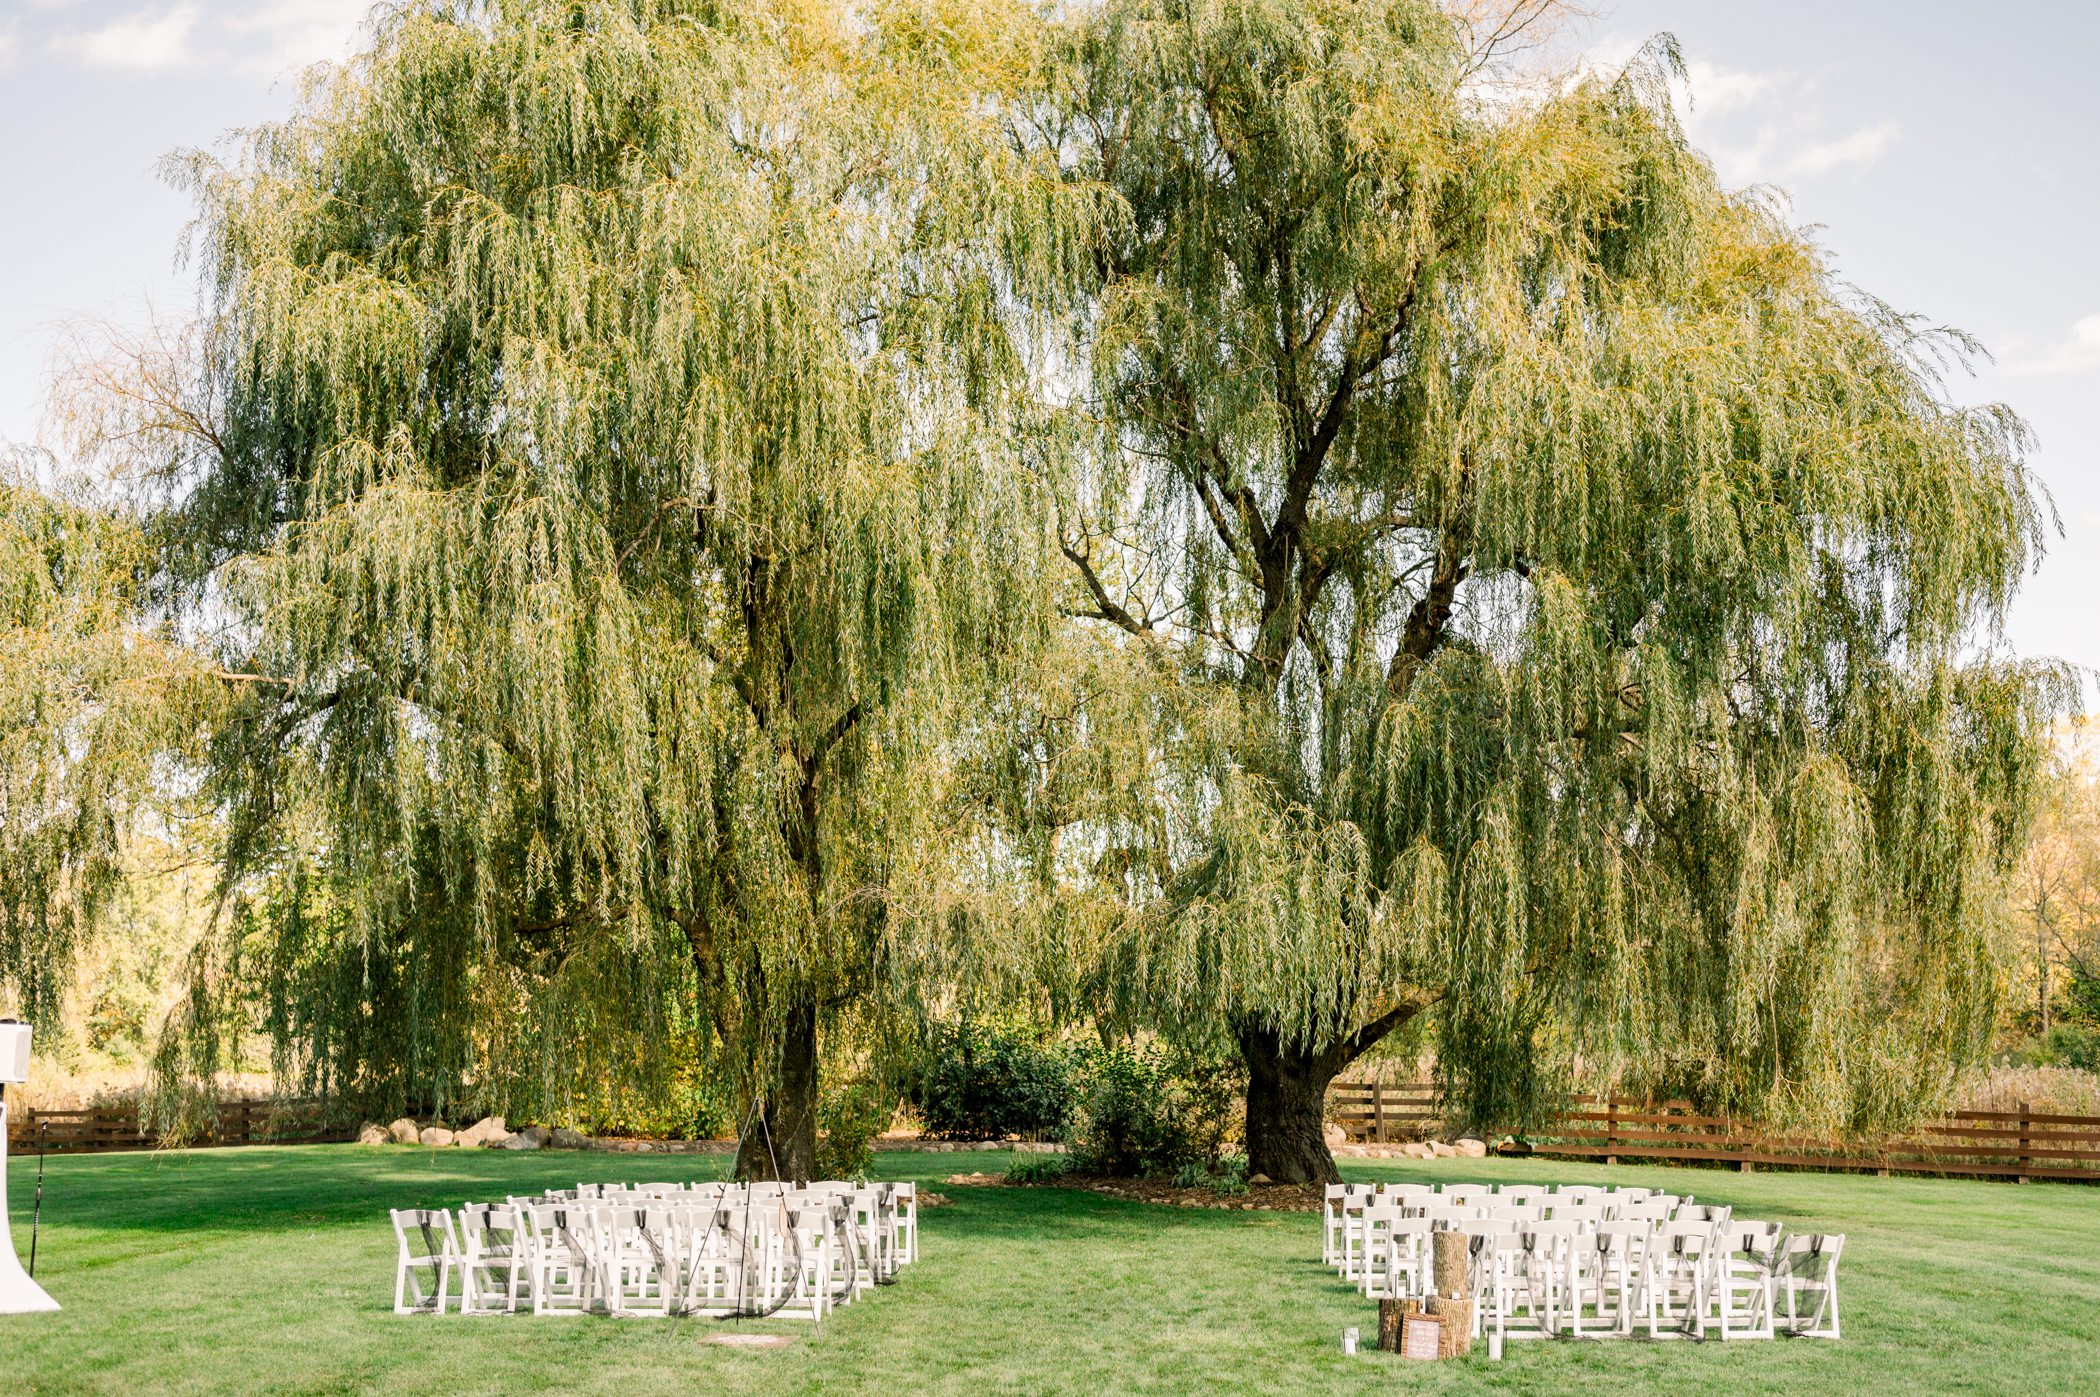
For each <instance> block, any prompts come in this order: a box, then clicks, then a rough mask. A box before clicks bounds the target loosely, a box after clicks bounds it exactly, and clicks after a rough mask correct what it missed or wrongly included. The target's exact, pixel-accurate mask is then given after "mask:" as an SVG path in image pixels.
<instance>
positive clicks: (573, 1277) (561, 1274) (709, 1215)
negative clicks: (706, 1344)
mask: <svg viewBox="0 0 2100 1397" xmlns="http://www.w3.org/2000/svg"><path fill="white" fill-rule="evenodd" d="M392 1220H393V1226H394V1236H395V1243H396V1261H395V1274H394V1312H395V1313H396V1314H443V1313H444V1312H445V1309H446V1306H447V1304H448V1303H451V1302H452V1301H453V1299H454V1298H455V1292H456V1300H457V1305H458V1312H459V1313H460V1314H463V1315H465V1314H475V1315H491V1314H515V1313H518V1312H520V1311H529V1312H530V1313H532V1314H536V1315H549V1314H611V1315H656V1316H665V1315H709V1316H715V1317H730V1316H744V1317H763V1316H771V1315H778V1316H781V1317H783V1318H802V1319H809V1320H812V1321H821V1320H822V1319H823V1318H824V1316H825V1315H826V1314H827V1313H828V1312H829V1311H830V1310H832V1309H833V1308H835V1307H836V1306H838V1305H841V1304H846V1303H849V1302H851V1301H852V1300H854V1299H855V1298H857V1297H858V1296H859V1295H860V1294H861V1293H862V1292H863V1291H864V1290H865V1289H867V1288H868V1287H869V1286H872V1285H882V1284H887V1283H889V1282H890V1281H892V1280H894V1279H895V1278H896V1274H897V1272H898V1270H899V1269H900V1268H901V1267H903V1266H905V1265H908V1264H910V1263H911V1262H913V1261H916V1260H917V1259H918V1193H917V1188H916V1186H915V1185H912V1184H868V1185H861V1184H853V1183H845V1182H840V1181H825V1182H821V1183H816V1184H811V1185H807V1186H803V1187H796V1186H792V1185H783V1184H695V1185H683V1184H643V1185H600V1184H582V1185H578V1186H577V1187H576V1188H575V1189H564V1190H559V1191H556V1192H550V1193H547V1194H543V1195H540V1196H538V1197H534V1198H520V1197H512V1198H510V1199H508V1200H506V1201H505V1202H502V1203H469V1204H466V1205H464V1206H463V1207H461V1208H460V1209H459V1211H458V1213H457V1214H456V1215H455V1214H454V1213H453V1212H451V1211H450V1210H446V1209H396V1210H394V1212H393V1214H392ZM426 1282H427V1283H426Z"/></svg>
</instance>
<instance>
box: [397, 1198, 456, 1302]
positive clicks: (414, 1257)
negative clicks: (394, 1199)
mask: <svg viewBox="0 0 2100 1397" xmlns="http://www.w3.org/2000/svg"><path fill="white" fill-rule="evenodd" d="M391 1215H392V1217H393V1220H394V1243H395V1260H394V1313H395V1314H397V1315H414V1314H439V1315H441V1314H443V1313H444V1312H445V1297H446V1294H447V1293H448V1292H449V1291H450V1290H451V1288H452V1271H453V1268H454V1267H456V1266H458V1265H459V1237H458V1235H457V1234H456V1233H454V1231H453V1230H452V1214H451V1213H450V1212H448V1211H446V1210H445V1209H443V1208H395V1209H393V1210H392V1214H391ZM426 1266H427V1267H429V1268H430V1271H431V1274H432V1276H433V1278H434V1286H433V1288H432V1289H431V1290H430V1291H429V1292H428V1293H425V1291H424V1289H423V1279H422V1276H421V1274H420V1271H421V1268H423V1267H426Z"/></svg>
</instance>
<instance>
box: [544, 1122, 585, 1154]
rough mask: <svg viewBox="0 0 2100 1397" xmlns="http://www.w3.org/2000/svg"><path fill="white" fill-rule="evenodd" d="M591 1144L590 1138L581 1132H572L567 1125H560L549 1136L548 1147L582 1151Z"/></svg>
mask: <svg viewBox="0 0 2100 1397" xmlns="http://www.w3.org/2000/svg"><path fill="white" fill-rule="evenodd" d="M590 1143H591V1137H590V1136H588V1135H585V1134H584V1133H583V1132H582V1131H580V1130H571V1129H569V1128H568V1127H567V1126H565V1125H558V1126H556V1127H554V1129H553V1130H551V1131H549V1132H548V1134H547V1145H548V1148H550V1149H556V1150H580V1149H583V1148H585V1147H587V1146H588V1145H589V1144H590Z"/></svg>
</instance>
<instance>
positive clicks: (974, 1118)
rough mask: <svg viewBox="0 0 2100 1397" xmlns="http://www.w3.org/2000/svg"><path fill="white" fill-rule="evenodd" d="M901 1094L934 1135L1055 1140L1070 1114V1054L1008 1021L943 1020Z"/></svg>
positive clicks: (1067, 1125)
mask: <svg viewBox="0 0 2100 1397" xmlns="http://www.w3.org/2000/svg"><path fill="white" fill-rule="evenodd" d="M908 1095H909V1097H910V1100H911V1103H912V1105H913V1106H914V1107H916V1108H917V1109H918V1112H919V1118H920V1120H921V1121H922V1122H923V1123H924V1125H925V1129H926V1133H927V1134H929V1135H932V1136H934V1137H936V1138H938V1139H943V1140H999V1139H1004V1138H1005V1137H1006V1136H1008V1135H1019V1136H1021V1137H1023V1138H1026V1139H1036V1140H1062V1139H1064V1138H1065V1134H1066V1131H1067V1129H1068V1127H1069V1125H1070V1123H1071V1117H1072V1106H1073V1098H1074V1084H1073V1054H1072V1053H1071V1052H1070V1051H1069V1050H1068V1049H1066V1048H1064V1047H1062V1046H1061V1045H1059V1044H1057V1043H1054V1042H1049V1041H1046V1040H1045V1039H1044V1037H1043V1035H1042V1034H1041V1033H1039V1032H1037V1031H1035V1030H1032V1029H1031V1028H1029V1027H1028V1026H1027V1025H1025V1024H1021V1023H1017V1022H1013V1021H1010V1020H998V1019H993V1020H974V1021H964V1022H961V1023H954V1024H946V1025H942V1026H941V1027H940V1028H939V1029H938V1030H937V1032H936V1034H935V1036H934V1039H933V1042H932V1044H931V1045H930V1048H929V1051H928V1052H927V1054H926V1057H925V1059H924V1060H923V1061H922V1062H921V1063H920V1064H919V1067H918V1070H917V1071H916V1072H915V1073H914V1074H913V1076H912V1079H911V1082H910V1090H909V1092H908Z"/></svg>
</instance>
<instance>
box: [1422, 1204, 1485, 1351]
mask: <svg viewBox="0 0 2100 1397" xmlns="http://www.w3.org/2000/svg"><path fill="white" fill-rule="evenodd" d="M1429 1244H1430V1248H1431V1257H1432V1259H1431V1263H1430V1274H1431V1276H1432V1277H1433V1278H1434V1281H1435V1284H1436V1294H1435V1296H1434V1297H1432V1298H1431V1300H1430V1301H1429V1303H1428V1304H1427V1305H1425V1306H1423V1308H1424V1309H1425V1310H1427V1311H1428V1312H1429V1313H1430V1314H1433V1315H1435V1316H1436V1317H1437V1318H1439V1319H1441V1320H1443V1321H1444V1330H1443V1342H1442V1344H1441V1345H1440V1346H1439V1349H1440V1351H1439V1353H1438V1354H1437V1356H1438V1357H1439V1358H1463V1357H1464V1356H1465V1355H1467V1354H1468V1353H1471V1352H1472V1351H1473V1258H1472V1251H1471V1244H1472V1239H1471V1238H1470V1237H1467V1236H1466V1235H1465V1234H1464V1233H1462V1232H1435V1233H1432V1234H1430V1238H1429Z"/></svg>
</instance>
